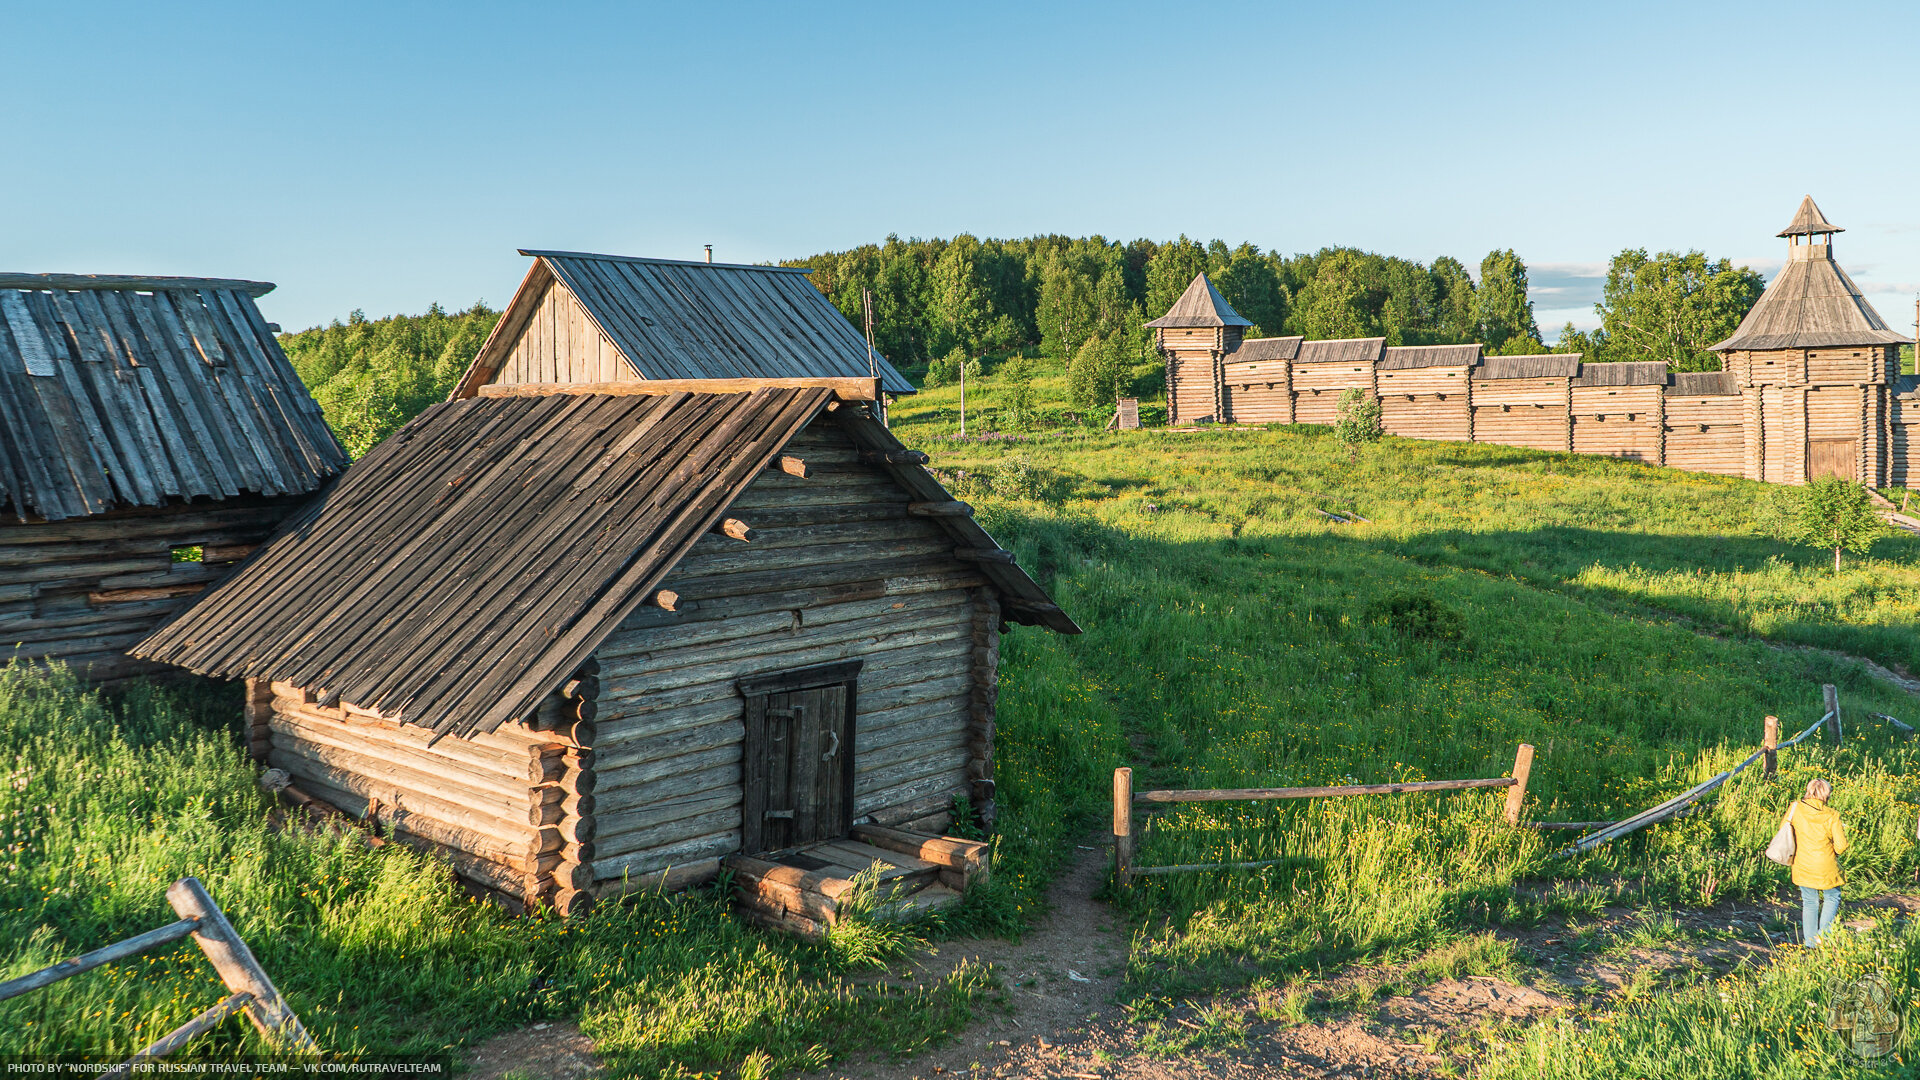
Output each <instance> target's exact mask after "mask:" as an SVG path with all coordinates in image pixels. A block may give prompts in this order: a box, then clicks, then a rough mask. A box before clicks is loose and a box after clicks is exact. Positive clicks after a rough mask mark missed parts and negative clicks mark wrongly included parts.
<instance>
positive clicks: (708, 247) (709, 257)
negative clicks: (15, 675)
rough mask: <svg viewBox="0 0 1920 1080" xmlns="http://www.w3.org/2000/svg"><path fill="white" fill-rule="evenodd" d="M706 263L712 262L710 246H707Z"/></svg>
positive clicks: (711, 248) (711, 246)
mask: <svg viewBox="0 0 1920 1080" xmlns="http://www.w3.org/2000/svg"><path fill="white" fill-rule="evenodd" d="M707 261H708V262H712V261H713V245H712V244H708V245H707Z"/></svg>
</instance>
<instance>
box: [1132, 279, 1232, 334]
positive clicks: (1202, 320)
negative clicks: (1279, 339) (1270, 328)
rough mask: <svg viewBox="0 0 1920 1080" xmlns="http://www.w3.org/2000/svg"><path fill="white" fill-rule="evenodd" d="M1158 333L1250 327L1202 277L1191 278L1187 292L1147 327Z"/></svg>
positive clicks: (1211, 284)
mask: <svg viewBox="0 0 1920 1080" xmlns="http://www.w3.org/2000/svg"><path fill="white" fill-rule="evenodd" d="M1147 325H1148V326H1156V327H1160V328H1162V329H1169V330H1171V329H1182V328H1191V327H1197V326H1252V325H1253V323H1252V322H1251V321H1249V320H1247V319H1245V318H1243V317H1242V316H1241V314H1240V313H1239V312H1237V311H1235V310H1233V305H1232V304H1229V303H1227V298H1226V297H1224V296H1221V295H1220V290H1219V289H1216V288H1214V287H1213V282H1212V281H1211V280H1209V279H1208V278H1207V275H1205V274H1195V275H1194V278H1193V282H1192V283H1191V284H1189V285H1188V286H1187V291H1186V292H1183V293H1181V294H1180V299H1178V300H1175V301H1174V302H1173V306H1172V307H1171V308H1168V309H1167V313H1166V314H1165V315H1162V316H1160V317H1159V318H1157V319H1155V320H1153V321H1152V322H1150V323H1148V324H1147Z"/></svg>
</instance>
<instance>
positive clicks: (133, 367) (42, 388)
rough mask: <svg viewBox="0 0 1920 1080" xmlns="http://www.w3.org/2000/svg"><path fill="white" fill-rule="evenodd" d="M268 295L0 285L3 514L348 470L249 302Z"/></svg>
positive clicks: (204, 282)
mask: <svg viewBox="0 0 1920 1080" xmlns="http://www.w3.org/2000/svg"><path fill="white" fill-rule="evenodd" d="M271 288H273V286H272V285H270V284H267V283H265V282H248V281H235V280H228V279H212V278H133V277H89V276H85V275H78V274H4V275H0V513H4V514H7V515H11V516H14V517H18V518H22V519H26V518H29V517H35V518H44V519H47V520H57V519H61V518H73V517H84V516H87V515H90V514H99V513H103V512H105V511H107V510H111V509H114V508H117V507H126V506H162V505H165V504H166V503H167V502H168V501H169V500H184V499H192V498H195V497H199V496H210V497H213V498H224V497H229V496H234V495H238V494H240V493H241V492H257V493H259V494H263V495H278V494H298V493H300V492H306V491H312V490H314V489H315V488H317V487H319V486H320V484H321V483H322V482H323V481H325V480H326V479H327V478H328V477H330V476H332V475H334V474H336V473H338V472H340V471H341V470H342V469H344V468H346V465H347V455H346V452H345V451H344V450H342V449H341V447H340V444H339V442H338V441H337V440H335V439H334V437H333V433H332V432H331V431H330V430H328V428H327V425H326V421H325V419H324V418H323V417H322V416H321V413H320V406H319V405H317V404H315V403H314V400H313V398H312V396H311V395H309V394H308V393H307V388H306V387H305V386H304V385H302V384H301V382H300V378H299V376H298V375H296V374H295V373H294V370H293V366H292V365H291V364H289V363H288V362H287V358H286V356H285V354H283V353H282V352H281V351H280V345H279V342H277V341H275V340H274V337H273V334H272V333H271V332H270V331H269V329H268V327H267V324H266V322H265V321H264V320H262V319H261V317H260V311H259V309H258V308H257V307H255V306H254V302H253V298H254V297H255V296H257V295H259V294H261V293H263V292H265V291H266V290H268V289H271Z"/></svg>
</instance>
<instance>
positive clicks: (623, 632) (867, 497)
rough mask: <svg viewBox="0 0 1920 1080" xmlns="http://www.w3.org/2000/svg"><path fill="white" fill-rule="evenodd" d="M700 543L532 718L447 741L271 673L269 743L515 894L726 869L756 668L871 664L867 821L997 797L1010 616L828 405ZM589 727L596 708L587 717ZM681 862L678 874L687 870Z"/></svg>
mask: <svg viewBox="0 0 1920 1080" xmlns="http://www.w3.org/2000/svg"><path fill="white" fill-rule="evenodd" d="M786 452H787V453H789V454H792V455H795V456H798V457H801V458H802V459H804V460H805V462H806V464H807V466H808V468H809V470H810V472H811V475H810V476H809V477H807V478H804V479H803V478H800V477H796V476H790V475H788V474H786V473H784V472H780V471H778V470H773V469H769V470H767V471H765V472H764V473H762V475H761V476H760V477H759V478H758V479H756V480H755V481H754V482H753V483H752V484H751V485H750V486H749V487H748V488H747V490H746V491H745V492H744V493H742V495H741V497H740V498H739V499H737V500H736V501H735V502H734V503H733V505H732V507H731V509H730V511H729V513H730V514H733V515H737V516H738V517H739V518H741V519H743V520H745V521H747V522H748V523H749V524H750V525H751V526H752V527H753V529H754V531H755V535H754V537H753V539H752V541H751V542H750V543H740V542H739V541H737V540H733V539H729V538H724V537H720V536H709V537H706V538H704V539H702V540H701V541H700V542H699V543H698V544H697V545H696V546H695V547H694V549H693V550H692V552H690V553H689V554H688V556H687V557H686V558H685V559H683V560H682V561H681V562H680V563H679V564H678V565H677V566H676V567H675V569H674V570H673V572H672V573H671V574H670V575H669V577H668V578H667V579H666V580H665V581H664V582H663V583H662V585H661V588H662V589H664V590H666V591H668V592H671V593H674V594H676V599H675V601H674V603H675V607H676V609H677V610H673V611H668V610H664V609H662V608H660V607H657V606H648V607H644V608H641V609H640V610H638V611H637V612H635V613H634V614H633V615H631V616H629V617H628V618H627V619H626V620H625V621H624V622H623V623H622V624H621V626H620V627H619V629H617V630H616V631H615V632H614V633H613V634H612V635H611V636H610V637H608V638H607V639H606V641H605V642H604V643H603V644H602V645H601V646H600V648H599V649H598V650H596V653H595V655H594V658H593V660H592V661H590V662H589V665H588V670H585V671H583V672H582V673H581V674H580V675H579V676H578V677H577V678H576V679H575V680H573V682H572V683H570V685H569V687H568V688H567V689H566V690H565V691H563V692H562V693H560V694H556V695H554V696H551V697H549V699H548V701H547V704H546V705H544V706H543V707H542V709H541V715H540V716H539V717H537V718H535V721H534V723H532V724H527V723H520V722H512V723H508V724H504V725H502V726H501V727H500V728H498V729H496V730H495V731H494V732H492V733H490V734H475V735H473V736H471V737H468V738H460V737H458V736H447V737H445V738H442V739H440V740H439V741H438V742H437V743H434V744H432V745H431V746H429V745H428V737H429V734H430V733H428V732H426V731H424V730H423V729H420V728H416V727H412V726H407V725H402V724H400V723H397V722H395V721H392V720H388V719H385V718H382V717H380V716H378V715H375V714H372V713H369V712H365V711H363V710H356V709H354V708H352V707H340V708H321V707H320V706H319V705H318V704H316V703H315V701H314V699H313V696H312V695H311V694H310V693H304V692H303V691H301V690H300V689H298V688H295V687H291V686H286V685H281V684H274V685H272V686H271V687H267V686H259V685H255V686H254V687H253V689H252V696H251V698H250V701H249V717H250V718H251V721H252V725H253V726H252V732H253V736H252V737H253V746H254V752H255V755H256V756H257V757H260V758H262V759H263V760H265V761H266V762H268V763H269V764H271V765H273V766H275V767H277V768H281V769H284V770H286V771H287V772H288V773H289V774H291V775H292V777H293V778H294V781H295V783H296V784H297V786H299V787H300V788H301V789H302V790H304V791H306V792H307V793H308V794H311V795H313V796H314V797H316V798H319V799H322V800H324V801H326V802H328V803H330V804H332V805H334V806H336V807H338V808H339V809H341V810H344V811H346V812H347V813H349V814H352V815H354V816H356V817H369V816H370V817H371V818H373V819H374V820H376V821H378V822H380V823H381V824H382V825H383V826H384V827H386V828H388V829H389V830H390V833H391V835H394V836H396V837H398V838H401V839H404V840H406V841H407V842H409V843H412V844H414V845H415V846H418V847H423V848H426V849H428V850H431V851H434V852H436V853H438V854H441V855H444V856H446V857H447V858H448V859H449V860H450V861H451V862H452V863H453V865H454V867H455V868H456V869H457V870H458V871H459V872H460V873H461V874H462V876H464V877H466V878H467V879H468V880H470V881H473V882H476V883H479V884H481V885H484V886H486V887H488V888H491V889H493V890H494V891H496V892H499V893H501V894H504V895H505V896H506V897H508V898H509V899H512V900H515V901H526V902H533V901H543V900H544V901H552V902H554V903H555V904H556V905H558V906H560V907H561V909H562V910H563V911H565V910H567V909H568V907H569V906H570V904H571V902H572V901H573V899H574V898H577V897H579V896H581V895H587V896H596V895H605V894H608V893H613V892H618V891H621V890H623V889H632V888H641V887H657V886H660V885H662V884H671V885H673V886H675V887H677V886H680V885H683V884H692V883H696V882H698V881H702V880H706V879H709V878H711V877H712V876H713V874H714V873H715V872H717V870H718V866H719V860H720V858H721V857H722V856H725V855H728V854H731V853H733V852H736V851H738V850H740V846H741V814H742V804H743V799H744V791H743V757H744V746H743V742H744V738H745V701H744V699H743V698H742V697H741V694H740V691H739V689H738V685H737V684H738V683H739V682H740V680H742V679H743V678H748V677H751V676H758V675H764V674H769V673H774V672H784V671H792V670H795V669H799V668H807V667H812V666H815V665H819V664H826V663H833V662H837V661H848V660H860V661H862V666H861V669H860V671H859V674H858V675H857V677H856V680H855V688H856V691H855V697H854V700H855V710H856V711H855V717H854V724H853V729H852V730H853V742H854V747H853V753H854V759H853V770H854V781H853V786H854V791H853V796H854V806H853V814H854V817H855V820H856V821H860V820H866V821H871V822H874V823H877V824H882V825H893V826H904V827H908V828H916V829H922V830H926V831H932V832H940V831H943V830H944V829H945V828H946V827H947V826H948V825H949V824H950V823H951V813H950V810H951V807H952V805H953V799H954V797H955V796H956V795H967V796H969V797H971V798H972V799H973V800H974V801H975V804H976V805H977V806H981V807H982V808H983V809H984V810H985V811H986V812H989V813H990V812H991V800H992V797H993V771H992V770H993V763H992V742H993V725H994V708H995V704H996V700H995V699H996V693H997V686H998V681H997V680H998V676H997V674H996V671H997V667H998V662H999V626H1000V609H999V605H998V602H997V599H996V598H995V595H994V593H993V591H992V590H991V589H990V588H988V587H987V581H986V579H985V578H984V577H983V576H982V575H981V574H980V573H979V571H978V569H977V568H976V566H975V564H972V563H969V562H963V561H961V560H959V559H957V558H956V556H955V549H954V542H953V539H952V537H951V536H950V535H949V534H948V533H946V532H945V531H944V530H942V529H941V528H939V527H938V526H937V525H935V524H934V523H933V522H932V521H930V520H928V519H927V518H925V517H917V516H914V515H912V514H910V513H909V511H908V502H909V499H910V497H909V495H908V493H907V492H906V491H905V490H904V489H902V488H901V487H900V486H899V485H898V483H897V482H896V481H894V480H893V479H892V478H891V477H890V476H888V475H887V474H886V473H885V471H884V470H883V469H882V468H881V467H880V466H877V465H872V464H868V463H865V462H863V461H862V459H861V456H860V454H859V452H858V451H857V449H856V448H855V446H854V444H853V443H852V441H851V439H850V438H849V437H848V436H847V435H846V434H845V433H844V432H842V431H841V430H839V428H838V427H837V425H835V424H834V423H833V422H832V421H831V420H830V419H828V418H822V419H821V420H818V421H816V422H815V423H814V425H812V426H811V427H809V428H808V429H807V430H805V431H803V432H801V433H800V434H799V435H798V436H797V437H796V438H795V439H794V440H792V441H791V442H790V443H789V444H788V447H787V451H786ZM581 718H584V721H583V720H582V719H581ZM669 872H671V882H668V880H667V878H668V875H669Z"/></svg>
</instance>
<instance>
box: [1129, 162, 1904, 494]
mask: <svg viewBox="0 0 1920 1080" xmlns="http://www.w3.org/2000/svg"><path fill="white" fill-rule="evenodd" d="M1839 231H1840V229H1839V228H1838V227H1837V226H1834V225H1832V224H1830V223H1828V222H1827V220H1826V218H1825V216H1824V215H1822V214H1821V213H1820V209H1819V207H1817V206H1815V205H1814V203H1813V200H1812V199H1811V198H1808V199H1805V200H1803V201H1802V203H1801V205H1800V209H1799V212H1798V213H1796V214H1795V215H1794V219H1793V221H1792V222H1791V223H1790V224H1789V225H1788V227H1787V228H1786V229H1784V230H1782V231H1781V233H1780V235H1781V236H1783V237H1786V238H1787V239H1788V241H1789V248H1788V252H1789V260H1788V262H1787V265H1786V267H1785V268H1784V269H1782V270H1781V272H1780V274H1779V275H1778V276H1777V277H1775V278H1774V280H1773V281H1772V282H1771V283H1770V284H1769V285H1768V286H1767V289H1766V292H1765V293H1764V294H1763V295H1762V296H1761V298H1760V300H1759V302H1758V303H1756V304H1755V305H1754V307H1753V310H1752V311H1750V312H1748V314H1747V316H1746V318H1745V320H1744V321H1742V322H1741V324H1740V327H1739V329H1738V330H1737V331H1736V332H1735V333H1734V335H1733V336H1732V337H1730V338H1728V339H1727V340H1726V341H1723V342H1720V343H1719V344H1717V345H1715V346H1713V348H1714V350H1716V351H1718V352H1720V353H1721V354H1722V356H1723V361H1722V368H1723V370H1721V371H1717V372H1669V371H1668V370H1667V366H1666V365H1665V364H1664V363H1636V362H1629V363H1605V364H1594V363H1583V362H1582V360H1581V357H1580V356H1579V354H1549V355H1545V356H1484V355H1482V351H1481V347H1480V346H1478V345H1436V346H1419V347H1389V346H1387V344H1386V342H1385V339H1383V338H1359V339H1352V340H1342V341H1302V340H1301V339H1299V338H1264V339H1262V338H1255V339H1246V338H1243V337H1242V335H1243V333H1244V330H1245V327H1246V326H1247V325H1249V324H1248V323H1247V320H1245V319H1242V318H1241V317H1240V316H1239V315H1238V314H1236V313H1235V312H1234V311H1233V309H1232V307H1231V306H1229V305H1228V304H1227V302H1226V300H1225V299H1224V298H1223V297H1221V295H1220V293H1219V291H1218V290H1217V289H1215V288H1213V286H1212V284H1211V283H1210V282H1208V281H1207V280H1206V275H1205V274H1202V275H1200V276H1198V277H1196V278H1195V279H1194V281H1193V283H1192V284H1191V285H1190V286H1189V287H1188V288H1187V291H1186V293H1185V294H1183V295H1182V296H1181V298H1180V301H1179V303H1178V304H1176V305H1175V308H1174V310H1173V311H1171V312H1169V313H1168V315H1167V317H1166V318H1164V319H1158V320H1155V321H1154V322H1151V323H1148V324H1147V325H1148V326H1151V327H1153V328H1154V332H1155V334H1156V341H1157V342H1158V344H1159V347H1160V351H1161V354H1162V356H1163V357H1165V359H1166V363H1167V397H1168V402H1169V422H1170V423H1174V424H1192V423H1239V424H1246V423H1308V424H1331V423H1333V421H1334V418H1335V411H1336V408H1337V404H1338V402H1339V399H1340V395H1341V394H1342V393H1343V392H1345V391H1346V390H1348V389H1350V388H1356V387H1357V388H1360V389H1363V390H1366V391H1368V392H1370V393H1373V394H1375V395H1378V397H1379V400H1380V411H1381V422H1382V426H1383V427H1384V428H1385V429H1386V431H1387V432H1388V433H1389V434H1392V435H1399V436H1403V437H1407V438H1420V439H1451V440H1461V441H1473V442H1490V443H1499V444H1503V445H1508V446H1525V447H1531V448H1534V449H1539V450H1562V451H1570V452H1574V453H1583V454H1605V455H1609V456H1613V457H1622V458H1630V459H1633V460H1637V461H1645V462H1649V463H1652V464H1658V465H1669V466H1673V467H1675V468H1682V469H1691V470H1695V471H1699V472H1712V473H1722V474H1725V475H1729V476H1745V477H1748V478H1750V479H1754V480H1769V481H1775V482H1780V483H1794V484H1797V483H1804V482H1806V480H1807V479H1809V478H1810V477H1815V476H1827V475H1832V476H1842V477H1846V478H1847V479H1850V480H1857V481H1859V482H1861V483H1867V484H1875V485H1885V484H1913V483H1916V482H1920V439H1916V438H1915V435H1916V433H1920V378H1916V377H1915V376H1911V375H1909V376H1902V375H1901V374H1900V366H1899V352H1900V346H1901V345H1902V344H1905V343H1906V339H1905V338H1904V337H1902V336H1900V335H1899V334H1897V333H1895V332H1893V331H1892V330H1889V329H1888V328H1887V325H1886V323H1885V321H1883V320H1882V319H1881V318H1880V316H1879V314H1878V313H1876V312H1875V311H1874V310H1873V307H1872V305H1870V304H1868V303H1867V301H1866V300H1865V298H1863V297H1862V296H1861V295H1860V290H1859V289H1858V288H1857V287H1855V285H1854V284H1853V281H1852V279H1850V278H1848V277H1847V274H1846V271H1844V270H1842V269H1841V268H1840V266H1839V265H1838V264H1837V263H1835V262H1834V261H1833V247H1832V240H1831V238H1832V235H1833V234H1834V233H1836V232H1839ZM1254 357H1258V361H1257V362H1254V361H1253V358H1254Z"/></svg>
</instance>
